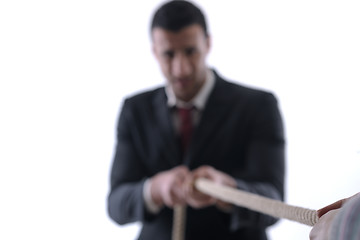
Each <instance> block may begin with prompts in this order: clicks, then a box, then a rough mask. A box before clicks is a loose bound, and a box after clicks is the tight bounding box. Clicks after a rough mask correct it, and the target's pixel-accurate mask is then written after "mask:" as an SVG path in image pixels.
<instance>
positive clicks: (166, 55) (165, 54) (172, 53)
mask: <svg viewBox="0 0 360 240" xmlns="http://www.w3.org/2000/svg"><path fill="white" fill-rule="evenodd" d="M163 55H164V57H165V58H173V57H174V55H175V53H174V51H165V52H164V53H163Z"/></svg>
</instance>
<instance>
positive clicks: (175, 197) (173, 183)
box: [150, 166, 189, 208]
mask: <svg viewBox="0 0 360 240" xmlns="http://www.w3.org/2000/svg"><path fill="white" fill-rule="evenodd" d="M188 174H189V169H188V168H187V167H185V166H179V167H175V168H173V169H170V170H168V171H164V172H160V173H158V174H156V175H155V176H154V177H152V178H151V186H150V193H151V198H152V200H153V201H154V203H155V204H157V205H158V206H163V205H166V206H168V207H171V208H172V207H174V206H175V205H184V204H185V203H186V200H185V194H184V189H183V186H184V181H185V179H186V176H187V175H188Z"/></svg>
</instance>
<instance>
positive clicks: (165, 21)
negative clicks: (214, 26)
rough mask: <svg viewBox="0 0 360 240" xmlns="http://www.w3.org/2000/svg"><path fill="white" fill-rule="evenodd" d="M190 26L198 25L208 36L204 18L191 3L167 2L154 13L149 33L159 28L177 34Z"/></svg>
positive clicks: (182, 1)
mask: <svg viewBox="0 0 360 240" xmlns="http://www.w3.org/2000/svg"><path fill="white" fill-rule="evenodd" d="M192 24H199V25H200V26H201V28H202V29H203V30H204V33H205V36H208V31H207V26H206V21H205V16H204V14H203V13H202V11H201V10H200V9H199V8H198V7H197V6H195V5H194V4H193V3H190V2H188V1H184V0H173V1H169V2H167V3H165V4H163V5H162V6H160V7H159V8H158V10H157V11H156V12H155V14H154V16H153V19H152V23H151V31H152V30H153V29H154V28H156V27H160V28H163V29H165V30H169V31H173V32H177V31H179V30H181V29H183V28H184V27H187V26H189V25H192Z"/></svg>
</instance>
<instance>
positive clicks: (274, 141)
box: [230, 93, 285, 230]
mask: <svg viewBox="0 0 360 240" xmlns="http://www.w3.org/2000/svg"><path fill="white" fill-rule="evenodd" d="M252 107H253V109H254V112H253V114H252V120H251V124H250V139H249V142H248V147H247V151H246V160H245V162H246V164H245V171H243V172H244V173H245V176H244V175H242V177H241V178H237V179H236V180H237V185H238V188H239V189H242V190H245V191H248V192H252V193H255V194H258V195H262V196H265V197H269V198H272V199H276V200H283V199H284V171H285V140H284V129H283V122H282V118H281V115H280V112H279V109H278V105H277V100H276V98H275V97H274V96H273V95H272V94H270V93H265V94H264V95H262V97H261V98H260V99H259V101H257V102H256V104H255V106H252ZM276 221H277V219H275V218H273V217H270V216H268V215H264V214H260V213H257V212H254V211H250V210H248V209H245V208H241V207H236V208H235V210H234V212H233V213H232V218H231V226H230V227H231V229H232V230H236V229H239V228H242V227H261V228H264V227H267V226H270V225H272V224H274V223H275V222H276Z"/></svg>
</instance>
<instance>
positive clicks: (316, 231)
mask: <svg viewBox="0 0 360 240" xmlns="http://www.w3.org/2000/svg"><path fill="white" fill-rule="evenodd" d="M357 194H360V193H357ZM357 194H355V195H354V196H352V197H349V198H344V199H341V200H339V201H336V202H334V203H332V204H330V205H327V206H326V207H323V208H321V209H319V210H318V211H317V214H318V216H319V218H320V219H319V221H318V222H317V223H316V224H315V225H314V227H313V228H312V229H311V232H310V239H311V240H323V239H329V237H330V227H331V224H332V222H333V220H334V218H335V216H336V214H337V213H338V212H339V211H341V207H342V206H343V205H344V204H345V203H346V202H347V201H349V200H350V199H352V198H354V197H355V196H356V195H357Z"/></svg>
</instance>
